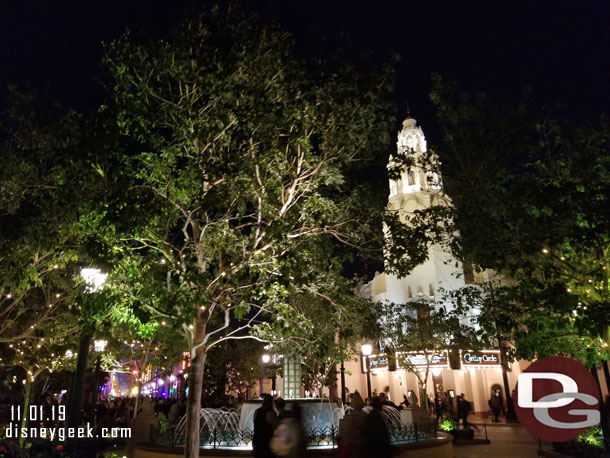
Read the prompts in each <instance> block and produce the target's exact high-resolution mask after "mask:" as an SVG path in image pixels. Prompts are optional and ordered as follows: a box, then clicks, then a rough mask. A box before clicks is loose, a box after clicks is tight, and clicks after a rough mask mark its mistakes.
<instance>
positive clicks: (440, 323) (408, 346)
mask: <svg viewBox="0 0 610 458" xmlns="http://www.w3.org/2000/svg"><path fill="white" fill-rule="evenodd" d="M382 307H383V310H382V316H383V322H382V324H381V330H382V331H381V341H382V342H383V344H384V346H386V347H387V351H389V352H394V351H396V350H397V349H398V350H400V352H399V354H398V356H397V358H398V363H399V364H400V367H402V368H404V369H405V370H407V371H409V372H411V373H413V374H414V375H415V376H416V377H417V380H418V382H419V388H420V392H421V393H422V394H423V398H422V405H423V406H424V407H426V408H428V395H427V391H426V384H427V380H428V376H429V374H430V368H431V366H432V362H433V360H434V358H435V357H436V356H437V355H439V354H442V353H443V352H445V351H446V350H447V349H448V348H449V349H459V348H477V347H479V346H480V344H479V345H478V344H477V343H478V339H477V338H476V335H475V333H474V330H473V329H472V328H470V327H469V326H468V325H464V324H462V323H460V317H459V315H456V314H455V313H453V312H448V311H447V309H446V307H445V306H443V305H441V304H437V303H436V302H434V301H433V300H429V299H427V298H424V297H421V298H416V299H414V300H413V301H411V302H407V303H404V304H395V303H392V302H384V303H383V306H382ZM413 354H416V355H423V366H422V364H420V363H419V360H418V361H416V362H414V361H413V360H412V355H413ZM449 356H450V355H448V357H449Z"/></svg>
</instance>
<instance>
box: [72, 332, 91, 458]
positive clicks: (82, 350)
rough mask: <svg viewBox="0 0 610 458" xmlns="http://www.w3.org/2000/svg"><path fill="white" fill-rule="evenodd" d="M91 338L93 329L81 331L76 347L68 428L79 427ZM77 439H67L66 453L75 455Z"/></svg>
mask: <svg viewBox="0 0 610 458" xmlns="http://www.w3.org/2000/svg"><path fill="white" fill-rule="evenodd" d="M92 337H93V329H87V328H85V329H83V330H82V332H81V335H80V342H79V345H78V357H77V359H76V371H75V372H74V380H73V382H72V391H71V392H70V404H69V409H68V426H69V427H70V428H77V427H78V426H80V411H81V409H82V406H83V389H84V387H85V375H86V372H87V357H88V356H89V345H90V344H91V338H92ZM76 442H77V439H76V438H74V439H69V442H68V444H67V448H68V452H69V453H73V454H76V450H77V444H76Z"/></svg>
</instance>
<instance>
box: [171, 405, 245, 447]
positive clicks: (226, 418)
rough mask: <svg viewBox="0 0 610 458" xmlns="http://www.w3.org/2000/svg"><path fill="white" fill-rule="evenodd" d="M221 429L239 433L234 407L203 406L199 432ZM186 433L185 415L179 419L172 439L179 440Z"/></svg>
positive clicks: (237, 416)
mask: <svg viewBox="0 0 610 458" xmlns="http://www.w3.org/2000/svg"><path fill="white" fill-rule="evenodd" d="M211 431H222V432H226V433H231V434H234V435H237V434H239V432H240V429H239V415H237V412H236V411H235V409H226V408H224V407H223V408H221V409H211V408H203V409H201V411H200V429H199V432H200V433H206V432H211ZM185 434H186V415H185V416H184V417H182V418H181V419H180V421H179V422H178V425H177V426H176V429H175V431H174V439H175V440H180V439H183V438H184V437H185Z"/></svg>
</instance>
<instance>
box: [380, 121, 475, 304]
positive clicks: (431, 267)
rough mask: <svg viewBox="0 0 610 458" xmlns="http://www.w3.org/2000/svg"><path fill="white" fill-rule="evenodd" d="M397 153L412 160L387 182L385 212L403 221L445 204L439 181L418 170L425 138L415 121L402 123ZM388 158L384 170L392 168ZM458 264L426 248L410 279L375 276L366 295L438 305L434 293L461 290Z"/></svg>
mask: <svg viewBox="0 0 610 458" xmlns="http://www.w3.org/2000/svg"><path fill="white" fill-rule="evenodd" d="M397 151H398V153H399V154H403V155H406V156H407V158H409V159H412V164H413V165H410V166H405V167H403V168H402V169H401V170H400V178H399V179H397V180H390V196H389V199H388V210H391V211H395V212H397V213H398V214H399V215H400V217H401V219H402V220H403V221H406V219H407V217H408V216H409V215H410V214H412V213H413V212H414V211H416V210H422V209H425V208H428V207H431V206H433V205H439V204H440V205H443V204H448V200H447V198H446V197H445V196H444V195H443V194H442V190H441V178H440V176H439V175H438V174H437V173H436V172H434V171H431V170H426V169H427V168H426V169H424V167H422V165H421V164H422V162H423V161H424V155H425V153H426V152H427V145H426V138H425V136H424V133H423V131H422V129H421V127H418V126H417V124H416V121H415V119H413V118H410V117H409V118H407V119H405V120H404V121H403V128H402V130H401V131H400V132H399V133H398V141H397ZM393 165H394V163H393V158H392V157H390V163H389V164H388V167H393ZM464 284H465V283H464V271H463V267H462V263H461V262H460V261H458V260H457V259H455V258H454V257H453V255H452V254H451V253H450V252H449V251H448V250H447V249H445V248H442V247H440V246H436V245H432V246H430V247H428V259H427V260H426V261H425V262H424V263H423V264H420V265H419V266H417V267H416V268H415V269H414V270H413V271H412V272H411V274H410V275H408V276H407V277H404V278H398V277H397V276H396V275H393V274H387V273H382V274H377V275H376V276H375V278H374V279H373V281H372V282H371V283H370V289H369V291H368V292H369V294H370V296H371V298H373V299H375V300H380V301H382V300H388V301H392V302H395V303H406V302H409V301H412V300H417V299H423V298H428V299H430V300H431V301H436V302H437V303H438V300H439V297H438V291H439V290H440V289H441V288H442V289H444V290H452V289H456V288H461V287H463V286H464Z"/></svg>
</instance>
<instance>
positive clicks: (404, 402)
mask: <svg viewBox="0 0 610 458" xmlns="http://www.w3.org/2000/svg"><path fill="white" fill-rule="evenodd" d="M400 405H401V406H405V407H404V408H405V409H406V408H407V407H409V400H408V399H407V395H406V394H403V395H402V402H401V403H400Z"/></svg>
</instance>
